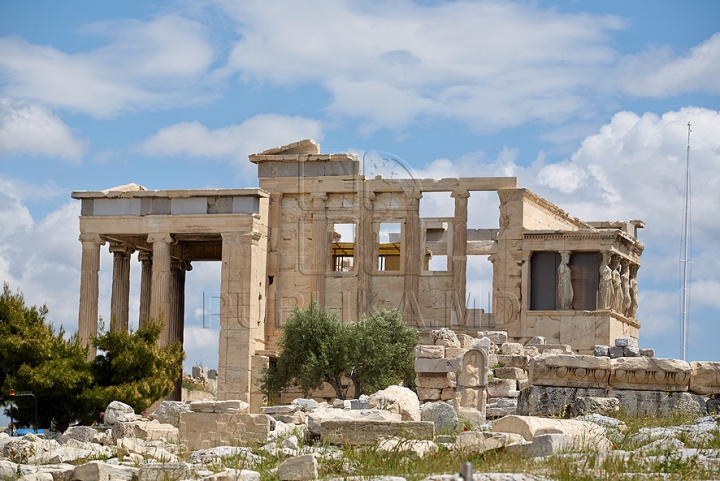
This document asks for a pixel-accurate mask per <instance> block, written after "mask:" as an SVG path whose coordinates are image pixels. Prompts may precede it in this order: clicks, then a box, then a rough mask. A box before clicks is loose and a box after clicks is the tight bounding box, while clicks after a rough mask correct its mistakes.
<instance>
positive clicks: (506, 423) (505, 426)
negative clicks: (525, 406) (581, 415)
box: [492, 416, 612, 451]
mask: <svg viewBox="0 0 720 481" xmlns="http://www.w3.org/2000/svg"><path fill="white" fill-rule="evenodd" d="M492 430H493V432H504V433H516V434H520V435H521V436H522V437H523V438H525V440H527V441H533V440H534V439H535V437H536V436H540V435H542V434H565V435H570V436H572V437H573V438H574V439H575V442H576V447H578V448H583V447H593V448H594V449H596V450H599V451H607V450H610V449H611V448H612V443H610V441H609V440H608V439H607V438H606V437H605V431H604V429H603V428H601V427H600V426H598V425H597V424H594V423H589V422H586V421H575V420H571V419H548V418H540V417H535V416H505V417H504V418H501V419H498V420H497V421H495V423H494V424H493V429H492Z"/></svg>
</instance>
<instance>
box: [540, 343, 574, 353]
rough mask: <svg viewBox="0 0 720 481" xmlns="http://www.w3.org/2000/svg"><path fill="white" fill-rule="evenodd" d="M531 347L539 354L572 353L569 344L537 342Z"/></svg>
mask: <svg viewBox="0 0 720 481" xmlns="http://www.w3.org/2000/svg"><path fill="white" fill-rule="evenodd" d="M533 347H534V348H536V349H537V350H538V352H539V353H540V354H545V353H548V354H555V355H557V354H572V347H571V346H570V344H544V345H543V344H539V345H536V346H533Z"/></svg>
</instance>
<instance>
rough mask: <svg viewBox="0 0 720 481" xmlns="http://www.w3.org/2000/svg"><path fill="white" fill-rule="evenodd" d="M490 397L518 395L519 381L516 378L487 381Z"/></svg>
mask: <svg viewBox="0 0 720 481" xmlns="http://www.w3.org/2000/svg"><path fill="white" fill-rule="evenodd" d="M486 389H487V395H488V397H510V396H511V395H513V394H514V395H516V396H517V394H516V393H517V381H516V380H515V379H493V380H488V382H487V386H486Z"/></svg>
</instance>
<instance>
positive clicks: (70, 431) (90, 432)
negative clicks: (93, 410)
mask: <svg viewBox="0 0 720 481" xmlns="http://www.w3.org/2000/svg"><path fill="white" fill-rule="evenodd" d="M97 434H98V432H97V430H95V429H94V428H91V427H90V426H70V427H69V428H67V429H66V430H65V432H64V433H63V434H62V436H60V444H65V443H67V442H68V441H69V440H70V439H75V440H77V441H81V442H83V443H89V442H92V440H93V439H94V438H95V436H97Z"/></svg>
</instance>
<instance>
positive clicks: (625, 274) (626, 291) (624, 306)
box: [620, 259, 632, 317]
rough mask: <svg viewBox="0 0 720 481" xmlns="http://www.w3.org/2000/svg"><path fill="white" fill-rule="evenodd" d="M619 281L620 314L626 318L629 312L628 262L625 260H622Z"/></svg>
mask: <svg viewBox="0 0 720 481" xmlns="http://www.w3.org/2000/svg"><path fill="white" fill-rule="evenodd" d="M620 279H621V281H622V293H623V298H622V311H620V312H622V314H623V315H624V316H626V317H629V316H628V313H629V312H630V303H631V302H632V301H631V299H630V261H629V260H627V259H623V260H622V272H621V273H620Z"/></svg>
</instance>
